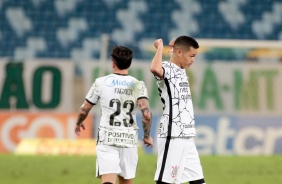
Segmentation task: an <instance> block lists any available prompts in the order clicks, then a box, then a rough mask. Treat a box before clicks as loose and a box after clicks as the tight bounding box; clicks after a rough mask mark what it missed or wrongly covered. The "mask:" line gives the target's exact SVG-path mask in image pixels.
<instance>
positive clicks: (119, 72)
mask: <svg viewBox="0 0 282 184" xmlns="http://www.w3.org/2000/svg"><path fill="white" fill-rule="evenodd" d="M113 73H114V74H119V75H128V69H126V70H120V69H114V72H113Z"/></svg>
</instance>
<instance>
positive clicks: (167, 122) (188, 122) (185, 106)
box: [157, 61, 196, 137]
mask: <svg viewBox="0 0 282 184" xmlns="http://www.w3.org/2000/svg"><path fill="white" fill-rule="evenodd" d="M162 67H163V69H164V76H163V79H162V80H158V81H157V85H158V90H159V93H160V97H161V101H162V103H163V114H162V117H161V120H160V127H159V133H158V137H191V136H195V135H196V130H195V121H194V110H193V105H192V98H191V91H190V87H189V82H188V77H187V75H186V72H185V69H181V68H180V67H178V66H177V65H175V64H174V63H171V62H168V61H163V62H162Z"/></svg>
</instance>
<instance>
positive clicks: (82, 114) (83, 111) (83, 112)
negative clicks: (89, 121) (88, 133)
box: [74, 100, 93, 136]
mask: <svg viewBox="0 0 282 184" xmlns="http://www.w3.org/2000/svg"><path fill="white" fill-rule="evenodd" d="M92 107H93V105H92V104H90V103H89V102H87V101H86V100H85V101H84V103H83V104H82V106H81V107H80V111H79V114H78V118H77V121H76V126H75V130H74V131H75V133H76V135H78V136H79V135H80V132H81V130H80V128H82V129H83V130H85V126H84V124H83V121H84V120H85V119H86V118H87V116H88V113H89V111H90V110H91V108H92Z"/></svg>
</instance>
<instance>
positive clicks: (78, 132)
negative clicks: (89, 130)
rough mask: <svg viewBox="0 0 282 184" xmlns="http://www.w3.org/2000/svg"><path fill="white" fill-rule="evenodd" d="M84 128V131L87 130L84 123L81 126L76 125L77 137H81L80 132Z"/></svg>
mask: <svg viewBox="0 0 282 184" xmlns="http://www.w3.org/2000/svg"><path fill="white" fill-rule="evenodd" d="M80 128H82V129H83V130H85V126H84V124H83V123H81V124H80V125H76V126H75V130H74V132H75V133H76V135H78V136H80V132H81V129H80Z"/></svg>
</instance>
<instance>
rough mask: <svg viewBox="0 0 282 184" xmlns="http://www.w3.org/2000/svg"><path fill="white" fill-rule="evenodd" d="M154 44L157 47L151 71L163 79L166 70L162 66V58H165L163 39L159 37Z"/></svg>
mask: <svg viewBox="0 0 282 184" xmlns="http://www.w3.org/2000/svg"><path fill="white" fill-rule="evenodd" d="M154 46H155V48H156V49H157V51H156V54H155V56H154V58H153V60H152V63H151V68H150V71H151V72H152V73H153V74H154V75H155V76H157V77H158V78H160V79H162V78H163V75H164V70H163V67H162V59H163V57H162V56H163V40H162V39H157V40H155V42H154Z"/></svg>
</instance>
